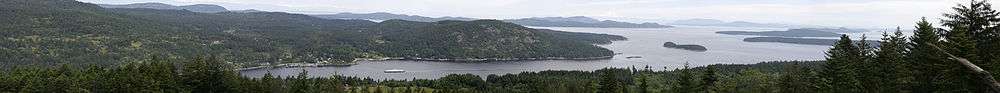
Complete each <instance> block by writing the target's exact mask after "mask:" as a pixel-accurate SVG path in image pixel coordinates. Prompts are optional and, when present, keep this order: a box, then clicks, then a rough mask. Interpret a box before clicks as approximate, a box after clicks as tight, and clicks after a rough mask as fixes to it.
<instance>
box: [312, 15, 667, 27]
mask: <svg viewBox="0 0 1000 93" xmlns="http://www.w3.org/2000/svg"><path fill="white" fill-rule="evenodd" d="M312 16H316V17H319V18H326V19H366V20H393V19H396V20H407V21H419V22H437V21H446V20H452V21H472V20H479V19H476V18H467V17H425V16H419V15H405V14H392V13H385V12H377V13H337V14H323V15H312ZM503 21H505V22H511V23H514V24H518V25H524V26H541V27H599V28H669V27H673V26H668V25H660V24H657V23H629V22H619V21H613V20H603V21H602V20H597V19H594V18H590V17H584V16H574V17H533V18H521V19H505V20H503Z"/></svg>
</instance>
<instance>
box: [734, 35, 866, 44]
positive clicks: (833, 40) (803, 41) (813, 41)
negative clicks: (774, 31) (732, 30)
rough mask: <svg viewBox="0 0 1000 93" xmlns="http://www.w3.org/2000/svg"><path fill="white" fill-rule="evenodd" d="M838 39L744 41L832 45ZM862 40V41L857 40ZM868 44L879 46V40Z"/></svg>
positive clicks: (765, 39) (778, 38)
mask: <svg viewBox="0 0 1000 93" xmlns="http://www.w3.org/2000/svg"><path fill="white" fill-rule="evenodd" d="M837 41H838V39H813V38H787V37H752V38H745V39H743V42H776V43H790V44H806V45H825V46H830V45H833V44H834V43H837ZM855 42H861V41H855ZM866 42H868V44H871V45H872V46H878V45H879V42H878V41H873V40H866Z"/></svg>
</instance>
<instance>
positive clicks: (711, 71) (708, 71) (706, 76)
mask: <svg viewBox="0 0 1000 93" xmlns="http://www.w3.org/2000/svg"><path fill="white" fill-rule="evenodd" d="M717 81H719V78H718V77H717V75H716V72H715V67H713V66H711V65H709V66H706V67H705V72H704V73H702V75H701V82H702V83H701V84H700V86H699V88H700V90H702V91H705V93H715V89H714V88H713V87H712V86H715V83H716V82H717Z"/></svg>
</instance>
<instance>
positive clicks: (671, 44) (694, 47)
mask: <svg viewBox="0 0 1000 93" xmlns="http://www.w3.org/2000/svg"><path fill="white" fill-rule="evenodd" d="M663 47H667V48H676V49H684V50H691V51H697V52H705V51H708V49H707V48H705V46H701V45H678V44H676V43H674V42H666V43H663Z"/></svg>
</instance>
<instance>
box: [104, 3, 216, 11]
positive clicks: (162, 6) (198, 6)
mask: <svg viewBox="0 0 1000 93" xmlns="http://www.w3.org/2000/svg"><path fill="white" fill-rule="evenodd" d="M99 6H101V7H104V8H149V9H163V10H188V11H192V12H201V13H218V12H226V11H229V10H227V9H226V8H225V7H222V6H219V5H211V4H196V5H186V6H174V5H169V4H163V3H135V4H125V5H110V4H99Z"/></svg>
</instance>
